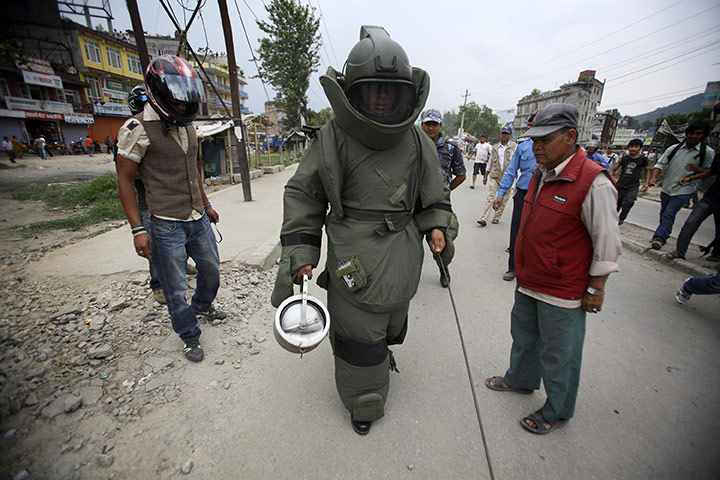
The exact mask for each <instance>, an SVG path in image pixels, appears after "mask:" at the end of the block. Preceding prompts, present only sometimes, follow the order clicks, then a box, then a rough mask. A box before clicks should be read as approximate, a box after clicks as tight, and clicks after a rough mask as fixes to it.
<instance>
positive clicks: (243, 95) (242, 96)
mask: <svg viewBox="0 0 720 480" xmlns="http://www.w3.org/2000/svg"><path fill="white" fill-rule="evenodd" d="M238 93H239V94H240V98H250V97H249V96H248V94H247V93H246V92H243V91H242V90H238Z"/></svg>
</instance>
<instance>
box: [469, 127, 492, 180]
mask: <svg viewBox="0 0 720 480" xmlns="http://www.w3.org/2000/svg"><path fill="white" fill-rule="evenodd" d="M491 153H492V146H491V145H490V144H489V143H487V137H486V136H485V135H480V143H478V144H477V145H475V148H474V149H473V151H472V153H471V154H470V156H469V157H468V160H472V159H473V157H475V163H474V164H473V181H472V185H470V188H475V180H476V179H477V176H478V173H479V174H481V175H482V176H483V177H484V176H485V167H486V166H487V161H488V160H489V159H490V154H491Z"/></svg>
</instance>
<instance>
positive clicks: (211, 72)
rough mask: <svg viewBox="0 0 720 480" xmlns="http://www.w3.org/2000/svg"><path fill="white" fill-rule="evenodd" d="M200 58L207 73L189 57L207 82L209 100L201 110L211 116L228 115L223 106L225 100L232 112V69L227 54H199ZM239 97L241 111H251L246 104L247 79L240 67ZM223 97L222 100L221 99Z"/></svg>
mask: <svg viewBox="0 0 720 480" xmlns="http://www.w3.org/2000/svg"><path fill="white" fill-rule="evenodd" d="M198 57H199V58H200V60H201V61H202V62H203V68H204V69H205V74H203V72H202V71H201V70H200V69H199V68H198V64H197V62H195V60H194V59H192V58H190V59H188V62H190V65H192V66H193V67H195V69H196V70H197V71H198V73H199V74H200V76H201V77H202V79H203V82H204V83H205V97H206V99H207V102H206V104H205V105H203V107H202V111H201V112H200V113H201V115H202V116H207V117H211V116H213V115H219V116H221V117H227V116H228V114H227V112H226V111H225V108H224V107H223V101H224V102H225V105H226V106H227V108H228V109H229V110H230V113H231V114H232V99H231V95H230V70H229V67H228V59H227V55H225V54H224V53H221V54H217V53H212V54H209V55H207V56H204V55H198ZM237 76H238V97H239V99H240V113H241V114H243V113H250V109H249V108H247V107H246V106H245V102H246V101H247V99H248V94H247V92H246V91H245V86H246V85H247V81H246V80H245V75H244V73H243V72H242V70H241V69H238V74H237ZM208 80H209V81H211V82H212V83H213V84H214V85H215V89H216V90H217V93H218V94H219V96H218V95H216V94H215V92H214V91H213V89H212V87H211V86H210V85H209V84H208ZM221 98H222V101H221V100H220V99H221Z"/></svg>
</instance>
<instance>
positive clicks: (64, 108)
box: [43, 100, 73, 113]
mask: <svg viewBox="0 0 720 480" xmlns="http://www.w3.org/2000/svg"><path fill="white" fill-rule="evenodd" d="M43 104H44V106H45V108H44V110H46V111H48V112H52V113H73V107H72V105H70V104H69V103H65V102H53V101H52V100H45V101H44V102H43Z"/></svg>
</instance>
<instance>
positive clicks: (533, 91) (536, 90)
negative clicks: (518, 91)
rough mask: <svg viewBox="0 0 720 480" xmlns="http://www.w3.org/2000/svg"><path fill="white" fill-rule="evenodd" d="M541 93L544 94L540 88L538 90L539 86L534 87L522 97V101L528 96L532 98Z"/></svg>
mask: <svg viewBox="0 0 720 480" xmlns="http://www.w3.org/2000/svg"><path fill="white" fill-rule="evenodd" d="M540 95H542V92H541V91H540V90H538V89H537V88H533V89H532V91H531V92H530V93H529V94H527V95H525V96H524V97H522V98H521V99H520V101H521V102H522V101H523V100H527V99H528V98H532V97H539V96H540Z"/></svg>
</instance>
